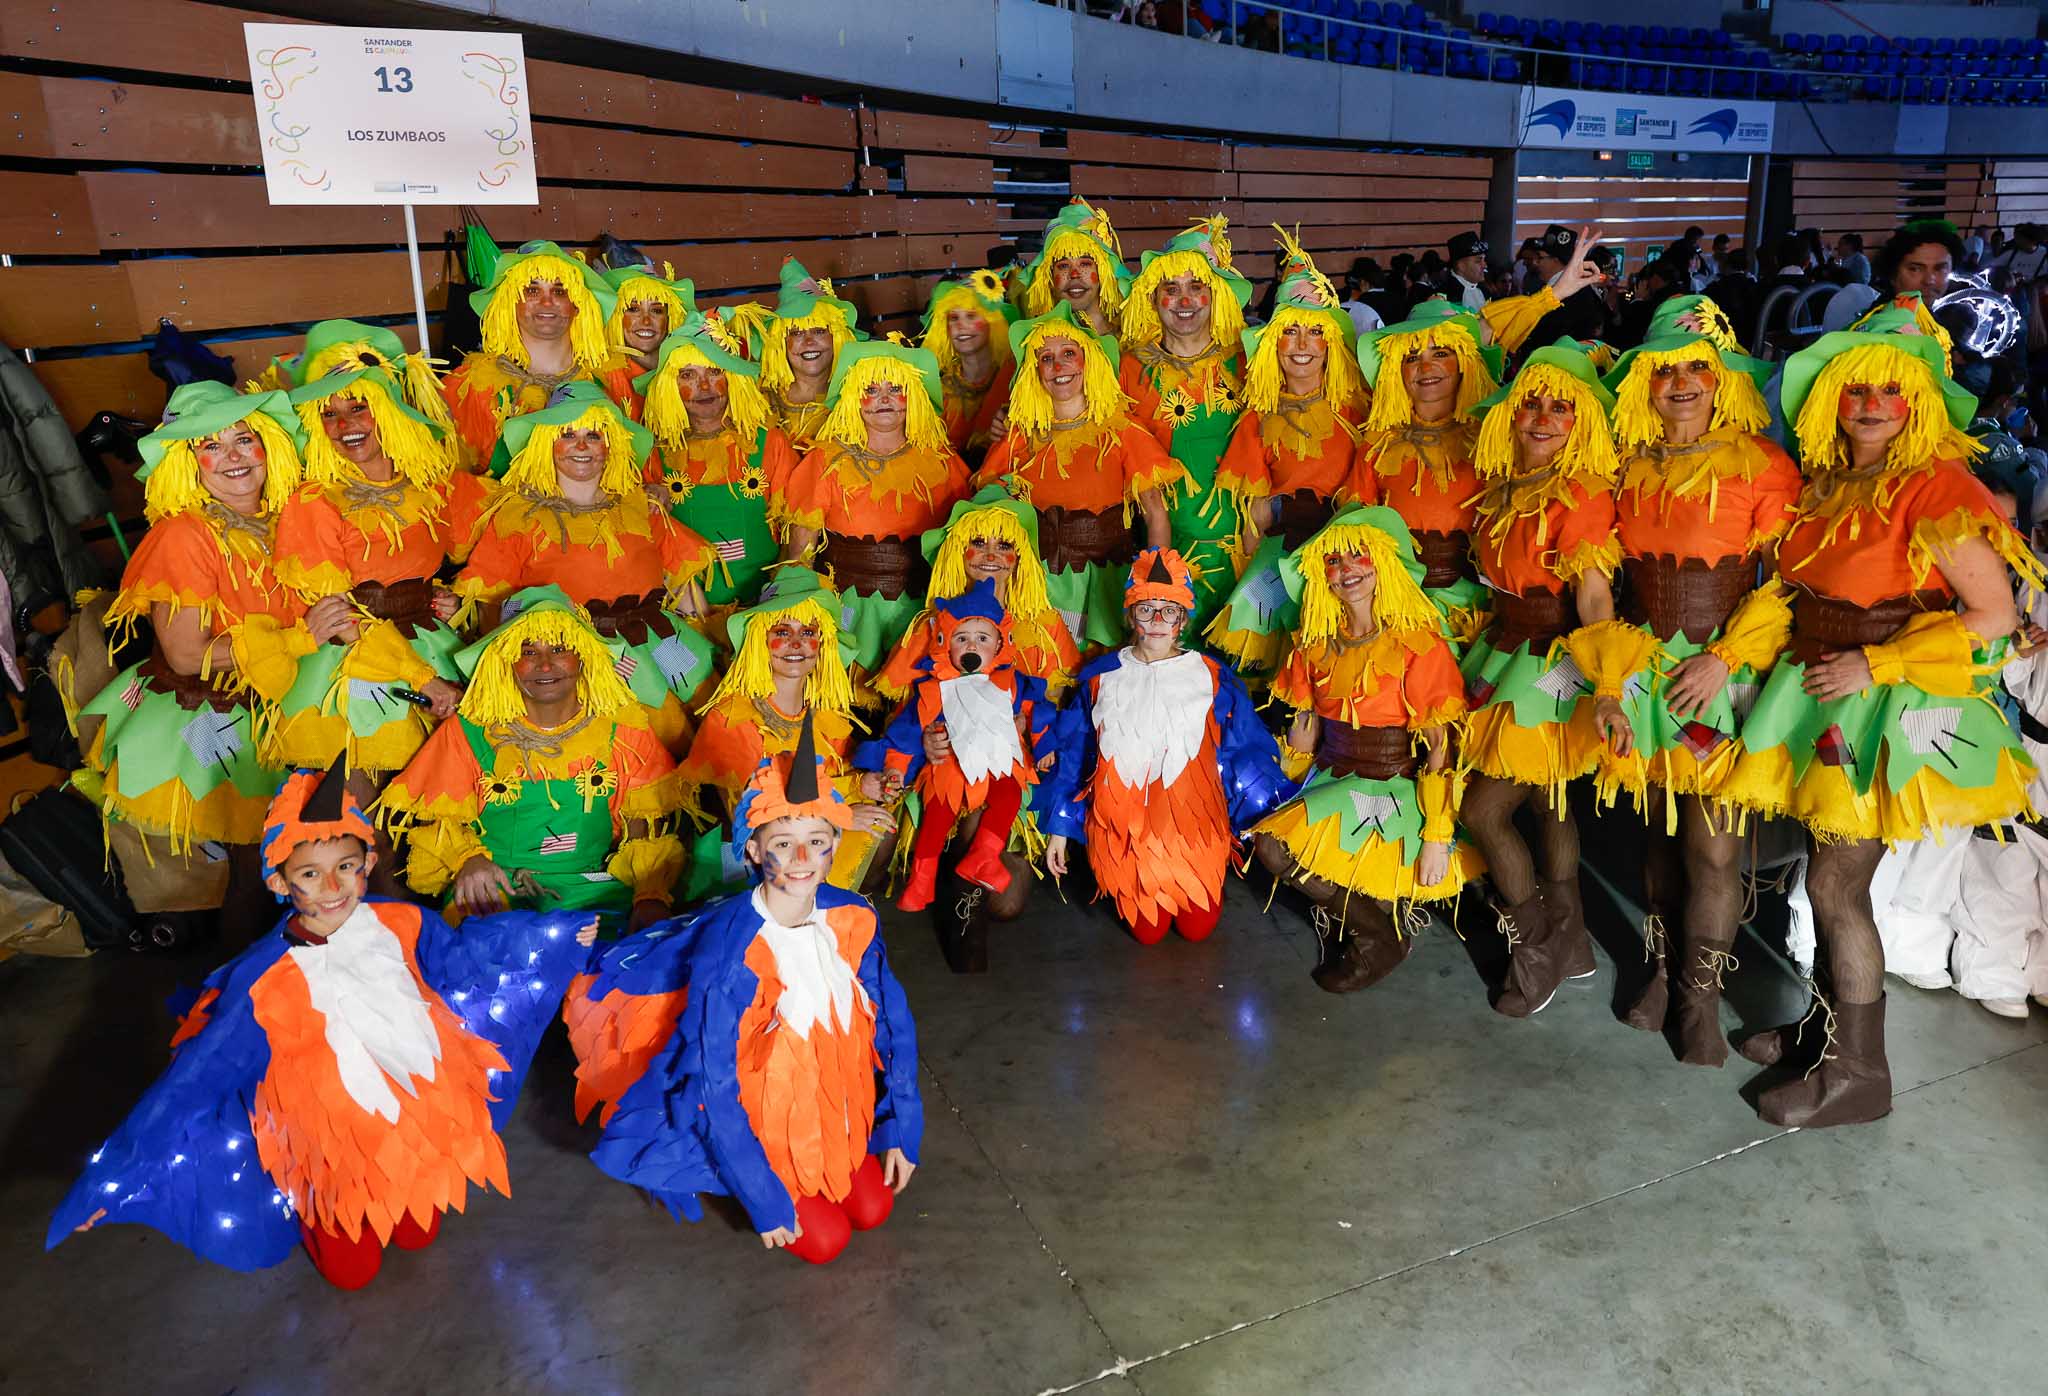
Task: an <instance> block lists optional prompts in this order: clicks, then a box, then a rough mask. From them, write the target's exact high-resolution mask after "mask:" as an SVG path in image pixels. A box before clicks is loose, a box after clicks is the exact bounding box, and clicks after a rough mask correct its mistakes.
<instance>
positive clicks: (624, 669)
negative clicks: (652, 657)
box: [612, 654, 640, 680]
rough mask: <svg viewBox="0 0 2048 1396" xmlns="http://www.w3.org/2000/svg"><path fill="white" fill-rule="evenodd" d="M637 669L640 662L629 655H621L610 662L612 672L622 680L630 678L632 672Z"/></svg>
mask: <svg viewBox="0 0 2048 1396" xmlns="http://www.w3.org/2000/svg"><path fill="white" fill-rule="evenodd" d="M639 667H640V661H639V660H637V659H635V658H634V657H633V656H632V655H630V654H622V655H620V656H619V657H618V658H617V659H616V660H614V661H613V662H612V672H613V673H614V674H617V675H618V676H619V677H620V678H621V679H622V680H623V679H630V678H632V677H633V673H634V671H635V670H637V669H638V668H639Z"/></svg>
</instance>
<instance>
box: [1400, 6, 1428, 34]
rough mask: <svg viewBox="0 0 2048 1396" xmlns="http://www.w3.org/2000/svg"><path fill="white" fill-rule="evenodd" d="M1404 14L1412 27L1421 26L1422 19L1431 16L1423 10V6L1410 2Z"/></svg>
mask: <svg viewBox="0 0 2048 1396" xmlns="http://www.w3.org/2000/svg"><path fill="white" fill-rule="evenodd" d="M1402 16H1403V18H1405V19H1406V20H1407V21H1408V27H1409V28H1411V29H1414V28H1417V27H1419V26H1420V25H1421V23H1422V21H1424V20H1425V19H1428V18H1429V16H1428V15H1426V14H1424V13H1423V12H1422V6H1420V5H1415V4H1410V5H1409V6H1408V8H1407V9H1406V10H1404V11H1403V12H1402Z"/></svg>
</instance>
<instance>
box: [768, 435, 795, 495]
mask: <svg viewBox="0 0 2048 1396" xmlns="http://www.w3.org/2000/svg"><path fill="white" fill-rule="evenodd" d="M761 430H762V432H763V433H764V434H763V436H762V438H761V479H762V481H763V482H764V488H765V489H766V491H767V493H768V497H769V498H770V499H774V498H776V497H778V496H779V495H780V494H781V493H782V491H783V490H785V489H786V488H788V486H789V477H790V476H791V475H792V474H793V473H795V471H796V463H797V455H796V447H794V446H792V445H791V444H790V442H789V436H788V434H787V433H786V432H784V431H783V430H782V428H781V427H763V428H762V429H761Z"/></svg>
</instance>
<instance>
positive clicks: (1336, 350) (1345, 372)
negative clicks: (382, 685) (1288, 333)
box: [1244, 305, 1365, 413]
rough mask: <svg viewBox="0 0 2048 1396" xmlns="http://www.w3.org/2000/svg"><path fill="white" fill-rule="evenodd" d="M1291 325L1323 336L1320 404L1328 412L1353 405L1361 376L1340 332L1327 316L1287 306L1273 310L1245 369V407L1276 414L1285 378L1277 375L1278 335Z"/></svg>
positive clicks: (1361, 387)
mask: <svg viewBox="0 0 2048 1396" xmlns="http://www.w3.org/2000/svg"><path fill="white" fill-rule="evenodd" d="M1338 313H1339V314H1341V313H1342V312H1341V311H1340V312H1338ZM1291 325H1302V326H1307V327H1310V328H1313V329H1319V330H1321V331H1322V332H1323V343H1324V344H1325V345H1326V346H1327V347H1328V349H1329V351H1330V352H1329V358H1328V360H1327V361H1326V363H1325V366H1324V368H1323V401H1325V402H1327V403H1329V404H1330V406H1331V407H1332V408H1340V407H1350V406H1353V405H1356V404H1357V403H1358V402H1359V401H1360V399H1361V397H1362V395H1363V393H1364V389H1365V376H1364V375H1363V374H1361V373H1360V372H1359V371H1358V360H1357V358H1356V357H1355V356H1354V355H1353V354H1352V353H1351V351H1350V349H1349V347H1348V345H1347V344H1346V342H1345V337H1344V333H1343V331H1342V330H1341V329H1339V328H1338V327H1337V325H1336V324H1335V323H1334V321H1333V320H1332V317H1331V312H1329V311H1327V310H1310V309H1308V308H1307V307H1306V306H1299V305H1289V306H1282V307H1281V308H1280V309H1279V310H1276V311H1275V312H1274V313H1273V318H1272V319H1271V320H1268V321H1267V322H1266V327H1265V329H1264V330H1262V331H1261V332H1260V334H1259V348H1258V352H1257V353H1255V354H1253V355H1252V360H1251V362H1250V363H1249V364H1247V365H1246V366H1245V375H1244V404H1245V406H1246V407H1249V408H1250V409H1252V411H1254V412H1261V413H1266V412H1275V411H1278V410H1279V407H1280V394H1281V393H1282V392H1283V391H1284V390H1285V388H1286V378H1285V376H1284V375H1283V374H1282V373H1281V372H1280V334H1281V331H1283V330H1285V329H1287V328H1288V327H1289V326H1291Z"/></svg>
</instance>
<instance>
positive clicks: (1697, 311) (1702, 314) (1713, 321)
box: [1643, 296, 1748, 354]
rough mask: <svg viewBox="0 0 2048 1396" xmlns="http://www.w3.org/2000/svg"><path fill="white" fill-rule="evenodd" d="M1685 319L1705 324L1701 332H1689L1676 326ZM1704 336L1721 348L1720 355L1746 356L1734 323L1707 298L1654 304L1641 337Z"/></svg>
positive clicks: (1676, 298)
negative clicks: (1689, 318) (1648, 323)
mask: <svg viewBox="0 0 2048 1396" xmlns="http://www.w3.org/2000/svg"><path fill="white" fill-rule="evenodd" d="M1688 316H1690V317H1692V318H1694V319H1696V320H1700V321H1702V322H1703V323H1704V326H1705V327H1704V329H1701V330H1689V329H1687V328H1685V326H1683V325H1681V324H1679V323H1678V322H1679V321H1680V320H1683V319H1685V318H1687V317H1688ZM1681 334H1704V335H1705V336H1706V337H1707V338H1708V339H1711V340H1713V341H1714V343H1715V344H1716V345H1718V346H1720V348H1721V351H1722V352H1723V353H1729V352H1733V353H1737V354H1746V353H1747V352H1748V351H1746V350H1745V349H1743V347H1742V340H1741V338H1740V337H1739V336H1738V335H1737V334H1736V333H1735V322H1734V321H1733V320H1730V319H1729V318H1728V312H1727V311H1725V310H1723V309H1721V307H1720V306H1719V305H1718V304H1717V303H1716V302H1715V301H1714V299H1713V298H1712V297H1710V296H1671V297H1668V298H1667V299H1665V300H1662V301H1659V302H1658V303H1657V308H1656V310H1654V311H1652V312H1651V314H1650V327H1649V329H1648V331H1647V332H1645V334H1644V335H1643V338H1644V339H1646V340H1650V339H1668V338H1670V337H1671V336H1673V335H1681Z"/></svg>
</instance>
